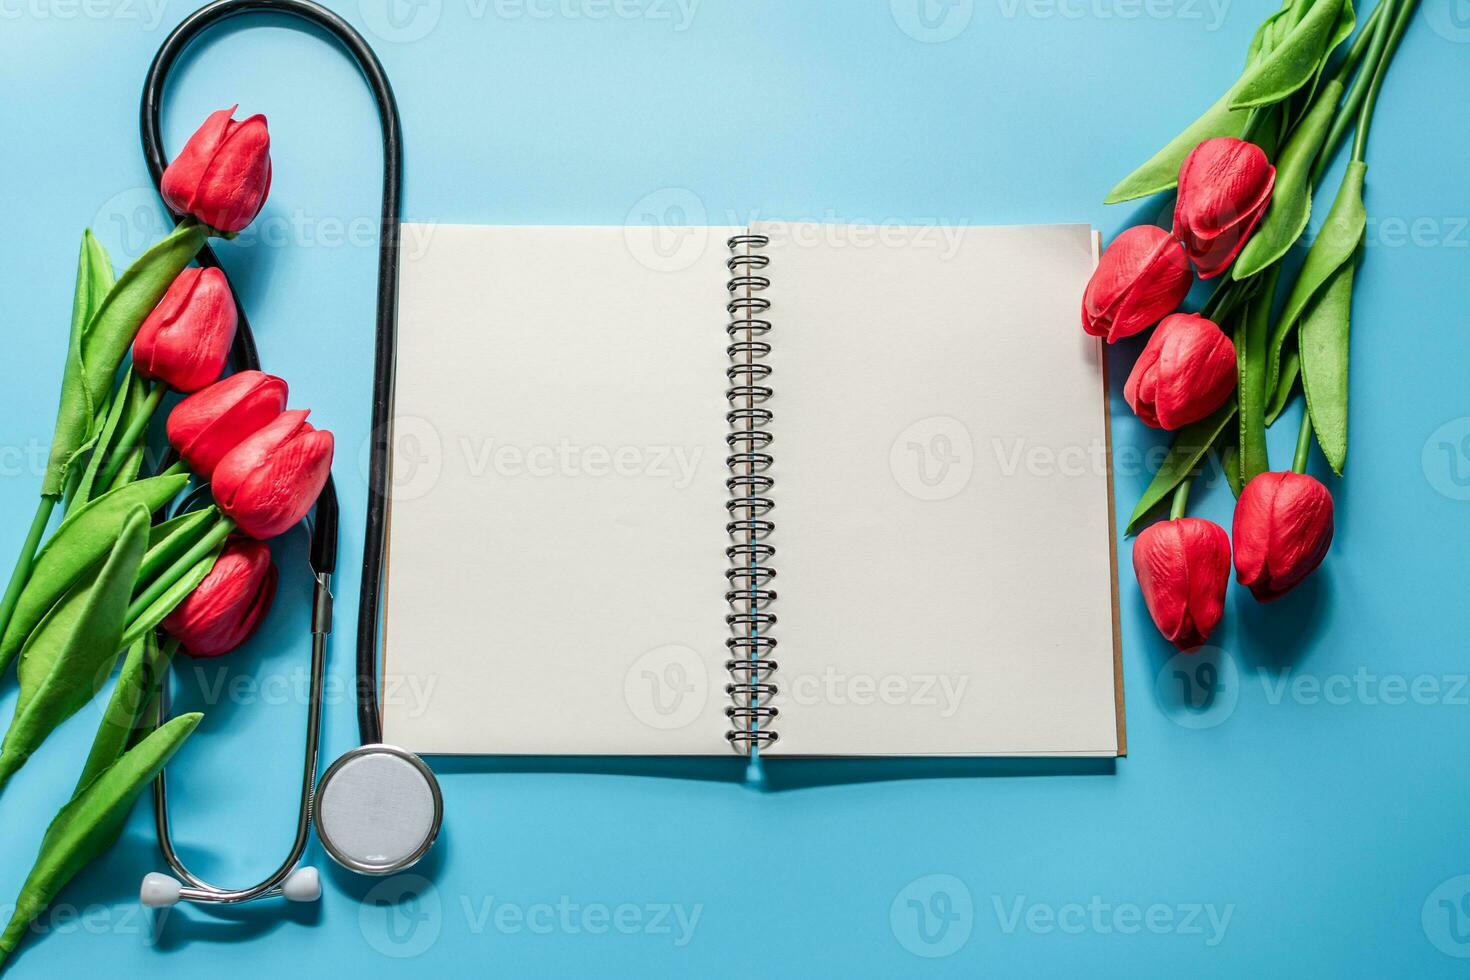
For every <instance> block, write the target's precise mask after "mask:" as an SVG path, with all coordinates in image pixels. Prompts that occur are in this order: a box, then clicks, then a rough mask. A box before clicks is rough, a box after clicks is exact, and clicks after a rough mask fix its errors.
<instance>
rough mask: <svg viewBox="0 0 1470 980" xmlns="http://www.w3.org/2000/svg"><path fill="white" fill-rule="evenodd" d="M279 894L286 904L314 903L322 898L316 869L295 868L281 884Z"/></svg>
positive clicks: (320, 880) (320, 883) (320, 879)
mask: <svg viewBox="0 0 1470 980" xmlns="http://www.w3.org/2000/svg"><path fill="white" fill-rule="evenodd" d="M281 894H282V895H284V896H286V901H288V902H315V901H316V900H317V899H319V898H321V897H322V878H321V875H319V874H317V870H316V868H313V867H311V866H309V865H308V866H307V867H304V868H297V869H296V870H295V871H293V872H291V873H290V874H289V875H287V876H286V880H285V881H283V882H281Z"/></svg>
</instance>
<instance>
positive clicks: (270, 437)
mask: <svg viewBox="0 0 1470 980" xmlns="http://www.w3.org/2000/svg"><path fill="white" fill-rule="evenodd" d="M307 414H308V413H307V412H305V411H301V410H297V411H291V412H282V413H281V414H280V415H278V416H276V418H275V419H274V420H273V421H271V422H270V423H268V424H267V425H266V426H265V427H264V428H262V429H261V430H260V431H258V432H256V433H254V434H253V435H249V436H246V437H245V439H244V441H242V442H241V443H240V444H239V445H238V446H236V447H235V448H234V449H231V450H230V451H229V453H228V454H226V456H225V458H224V459H222V460H220V463H219V465H218V466H216V467H215V469H214V479H213V480H212V481H211V483H212V484H213V486H214V499H215V503H217V504H219V509H220V510H222V511H224V512H225V514H226V515H228V516H229V517H230V518H231V519H233V520H234V522H235V523H236V524H237V525H238V526H239V528H240V530H242V531H244V532H245V533H246V534H248V535H250V536H251V537H252V538H273V537H275V536H276V535H277V534H280V533H282V532H283V531H286V530H289V529H290V528H291V527H292V526H293V525H294V524H295V523H296V522H297V521H299V520H301V519H302V518H303V517H305V516H306V512H307V511H309V510H311V505H312V504H314V503H316V498H317V494H319V493H321V491H322V487H323V486H324V485H325V484H326V482H327V475H328V474H329V473H330V472H331V469H332V434H331V433H330V432H327V431H325V430H318V429H314V428H312V427H311V425H310V423H308V422H307V421H306V416H307Z"/></svg>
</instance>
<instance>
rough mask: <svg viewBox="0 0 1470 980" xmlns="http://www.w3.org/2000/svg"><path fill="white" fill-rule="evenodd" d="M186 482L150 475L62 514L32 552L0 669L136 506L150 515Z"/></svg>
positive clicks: (185, 477) (0, 649) (1, 645)
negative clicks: (46, 538)
mask: <svg viewBox="0 0 1470 980" xmlns="http://www.w3.org/2000/svg"><path fill="white" fill-rule="evenodd" d="M188 482H189V474H187V473H177V474H174V475H173V476H155V477H152V478H151V479H147V480H140V481H139V482H137V483H130V484H128V485H126V486H123V487H119V488H118V489H116V490H114V491H112V492H110V493H106V494H103V495H102V496H101V497H98V498H97V499H96V500H93V501H91V502H90V503H88V504H86V505H85V506H83V507H80V508H78V509H77V510H74V511H73V512H72V513H70V514H68V515H67V518H66V520H64V521H62V522H61V526H60V527H59V528H57V529H56V533H55V534H54V535H52V537H51V540H49V541H47V542H46V544H45V545H44V546H42V548H41V550H40V551H39V552H37V554H36V561H35V564H34V565H33V566H32V569H31V577H30V580H29V581H28V582H27V583H26V586H25V590H24V591H23V592H21V594H20V600H19V601H18V602H17V603H16V607H15V614H14V615H13V616H12V617H11V620H10V624H9V626H7V627H6V629H5V636H4V638H3V639H0V669H3V668H4V666H5V665H6V664H8V663H9V662H10V659H11V658H12V657H13V656H15V654H16V653H17V652H18V651H19V650H20V649H21V647H22V645H24V644H25V642H26V638H27V637H29V636H30V635H31V633H32V631H33V630H35V629H36V627H37V624H39V623H40V622H41V620H42V619H43V618H44V617H45V616H46V614H47V613H48V612H50V611H51V609H52V607H54V606H55V605H56V604H57V601H58V600H60V599H61V597H62V596H63V595H65V594H66V593H67V591H68V590H70V589H71V587H72V586H73V584H75V583H76V581H77V580H78V579H80V578H81V577H82V576H83V575H84V574H85V573H86V572H87V571H88V570H89V569H92V568H94V567H95V566H96V565H97V563H98V562H99V561H101V560H102V557H103V556H104V555H106V554H107V553H108V551H109V550H110V549H111V548H112V546H113V542H114V541H116V540H117V538H118V535H119V534H120V533H121V531H122V529H123V526H124V525H125V524H126V523H127V521H128V518H129V517H130V516H131V515H132V513H133V511H134V510H135V509H136V508H138V507H139V506H142V507H143V508H144V509H145V510H146V511H147V512H148V513H150V514H151V513H153V512H154V511H156V510H158V509H159V508H160V507H162V506H163V505H164V504H166V503H168V502H169V501H170V500H172V499H173V498H174V496H175V495H176V494H177V493H178V492H179V491H180V490H182V489H183V488H184V485H185V484H187V483H188ZM129 584H131V583H129Z"/></svg>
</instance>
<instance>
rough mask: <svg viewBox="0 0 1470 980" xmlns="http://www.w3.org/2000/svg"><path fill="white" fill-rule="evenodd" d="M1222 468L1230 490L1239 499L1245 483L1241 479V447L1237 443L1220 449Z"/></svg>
mask: <svg viewBox="0 0 1470 980" xmlns="http://www.w3.org/2000/svg"><path fill="white" fill-rule="evenodd" d="M1220 470H1221V471H1222V472H1223V473H1224V474H1225V482H1226V483H1228V484H1230V492H1231V493H1233V494H1234V495H1235V496H1236V498H1237V499H1239V497H1240V491H1241V490H1243V489H1245V484H1244V483H1242V482H1241V481H1240V447H1239V446H1238V445H1236V444H1235V443H1233V442H1232V443H1230V444H1229V445H1227V446H1226V447H1225V448H1224V449H1222V450H1221V451H1220Z"/></svg>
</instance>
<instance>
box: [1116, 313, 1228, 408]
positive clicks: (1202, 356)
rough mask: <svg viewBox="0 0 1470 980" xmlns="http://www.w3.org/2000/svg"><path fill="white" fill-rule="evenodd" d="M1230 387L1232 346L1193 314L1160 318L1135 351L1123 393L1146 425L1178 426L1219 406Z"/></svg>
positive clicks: (1221, 334) (1219, 332)
mask: <svg viewBox="0 0 1470 980" xmlns="http://www.w3.org/2000/svg"><path fill="white" fill-rule="evenodd" d="M1234 390H1235V345H1234V344H1232V343H1231V342H1230V338H1229V337H1227V336H1225V334H1224V333H1223V332H1221V330H1220V328H1219V327H1217V326H1215V324H1214V321H1212V320H1206V319H1205V318H1204V317H1202V316H1196V315H1194V314H1193V313H1175V314H1174V315H1173V316H1167V317H1165V318H1164V322H1163V323H1160V324H1159V329H1157V330H1155V331H1154V334H1153V336H1152V337H1150V338H1149V339H1148V343H1147V344H1146V345H1145V346H1144V348H1143V353H1142V354H1141V355H1139V358H1138V362H1137V363H1136V364H1134V365H1133V372H1132V373H1131V374H1129V375H1128V383H1127V384H1125V385H1124V386H1123V397H1124V398H1126V399H1127V400H1128V405H1129V407H1131V408H1132V409H1133V411H1134V413H1135V414H1137V415H1138V417H1139V418H1140V419H1142V420H1143V422H1144V424H1145V425H1151V426H1153V427H1154V428H1156V429H1177V428H1179V427H1180V426H1181V425H1188V424H1189V423H1190V422H1195V421H1198V420H1199V419H1202V418H1204V417H1205V416H1207V415H1209V414H1210V413H1211V412H1213V411H1214V410H1215V409H1217V408H1219V407H1220V406H1221V405H1222V404H1224V402H1225V399H1226V398H1229V397H1230V393H1231V392H1232V391H1234Z"/></svg>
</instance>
